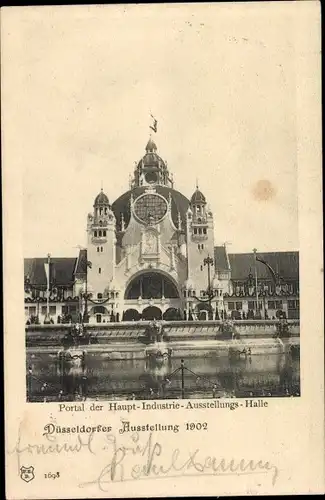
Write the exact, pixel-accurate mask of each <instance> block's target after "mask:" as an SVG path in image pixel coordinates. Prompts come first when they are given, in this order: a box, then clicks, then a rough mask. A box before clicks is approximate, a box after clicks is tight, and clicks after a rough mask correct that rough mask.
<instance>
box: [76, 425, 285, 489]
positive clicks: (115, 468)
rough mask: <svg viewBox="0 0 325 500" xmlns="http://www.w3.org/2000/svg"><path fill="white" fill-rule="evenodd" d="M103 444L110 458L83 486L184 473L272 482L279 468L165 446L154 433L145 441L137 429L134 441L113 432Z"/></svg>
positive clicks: (105, 485) (105, 484) (273, 482)
mask: <svg viewBox="0 0 325 500" xmlns="http://www.w3.org/2000/svg"><path fill="white" fill-rule="evenodd" d="M106 439H107V442H108V444H107V445H106V446H105V447H104V449H105V450H106V451H108V453H109V460H108V462H107V464H106V465H105V466H104V468H103V469H102V470H101V471H100V473H99V475H98V476H97V477H96V478H95V479H94V480H93V481H89V482H85V483H81V484H80V485H79V486H80V487H85V486H89V485H94V484H96V485H97V486H98V488H99V489H100V490H101V491H108V485H109V484H110V483H112V482H121V481H123V482H124V481H139V480H145V479H163V478H171V477H174V478H175V477H181V476H197V475H205V476H207V475H210V476H221V475H223V476H231V475H232V476H238V475H249V474H267V473H269V474H271V476H272V484H273V486H274V485H275V483H276V480H277V477H278V474H279V470H278V468H277V467H276V466H275V465H273V464H271V463H270V462H266V461H263V460H257V461H256V460H245V459H240V460H235V459H230V460H226V459H225V458H221V459H220V458H217V457H215V456H203V454H202V453H201V451H200V450H199V449H196V450H194V451H193V452H190V453H189V452H182V450H181V449H179V448H175V449H172V450H169V451H168V450H167V451H166V450H164V447H163V445H162V444H161V443H159V442H158V441H156V440H155V438H154V435H153V433H150V434H149V435H148V437H147V439H146V440H145V441H144V442H143V443H142V442H141V440H140V436H139V434H138V433H134V434H133V435H132V436H131V441H132V445H131V446H129V447H126V446H119V445H118V443H117V440H116V437H115V436H114V435H113V434H108V435H106Z"/></svg>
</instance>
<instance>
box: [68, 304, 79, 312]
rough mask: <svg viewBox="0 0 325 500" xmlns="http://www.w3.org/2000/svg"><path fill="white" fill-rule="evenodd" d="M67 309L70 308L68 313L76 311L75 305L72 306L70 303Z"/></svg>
mask: <svg viewBox="0 0 325 500" xmlns="http://www.w3.org/2000/svg"><path fill="white" fill-rule="evenodd" d="M69 309H70V313H74V312H76V311H77V306H72V305H70V306H69Z"/></svg>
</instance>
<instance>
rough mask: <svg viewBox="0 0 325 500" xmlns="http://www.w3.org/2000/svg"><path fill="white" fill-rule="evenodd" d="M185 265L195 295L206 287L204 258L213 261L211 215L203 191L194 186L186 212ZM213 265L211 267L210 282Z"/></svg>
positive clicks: (212, 274) (206, 278)
mask: <svg viewBox="0 0 325 500" xmlns="http://www.w3.org/2000/svg"><path fill="white" fill-rule="evenodd" d="M186 236H187V265H188V279H187V282H188V284H189V285H190V286H191V287H193V288H195V291H194V293H196V295H197V296H199V295H200V293H201V291H206V290H207V288H208V284H209V283H208V278H209V277H208V276H207V270H206V269H205V268H204V259H206V258H208V257H210V258H211V259H213V261H214V227H213V215H212V213H211V211H210V210H208V209H207V202H206V199H205V196H204V195H203V193H202V192H201V191H200V190H199V188H198V186H197V187H196V190H195V192H194V193H193V195H192V197H191V201H190V205H189V208H188V211H187V213H186ZM213 277H214V267H213V265H212V269H211V274H210V278H211V283H212V279H213Z"/></svg>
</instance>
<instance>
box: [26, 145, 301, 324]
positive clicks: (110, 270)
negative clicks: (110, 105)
mask: <svg viewBox="0 0 325 500" xmlns="http://www.w3.org/2000/svg"><path fill="white" fill-rule="evenodd" d="M86 224H87V248H86V249H83V250H80V253H79V256H78V257H77V258H65V259H64V258H63V259H57V258H52V257H51V258H44V259H36V258H35V259H25V315H26V321H27V322H36V321H39V322H40V323H42V322H44V321H46V322H48V321H49V320H50V319H51V320H52V321H53V322H54V323H57V322H61V321H67V320H73V321H78V320H79V319H80V318H82V317H83V318H86V320H87V321H88V320H89V322H90V323H96V322H97V323H104V322H105V323H106V322H111V321H138V320H141V319H143V320H151V319H165V320H177V319H182V320H184V319H185V320H193V319H202V320H204V319H206V320H208V319H223V318H225V317H231V318H233V319H253V318H255V319H268V318H269V319H272V318H275V317H280V316H281V315H284V316H286V317H287V318H297V317H299V255H298V252H273V253H264V254H260V253H258V254H257V253H256V254H254V253H253V252H252V253H251V254H228V252H227V249H226V247H225V246H215V244H214V216H213V214H212V212H211V210H210V208H209V206H208V203H207V200H206V198H205V196H204V194H203V193H202V192H201V191H200V189H199V188H198V186H197V187H196V189H195V190H194V193H193V194H192V196H191V197H190V198H189V199H188V198H187V197H185V196H184V195H183V194H182V193H180V192H179V191H177V190H176V189H175V188H174V183H173V179H172V175H171V174H170V172H169V170H168V168H167V164H166V162H164V161H163V160H162V158H161V157H160V156H159V155H158V153H157V146H156V144H155V142H154V141H153V140H152V139H151V138H150V139H149V141H148V144H147V146H146V150H145V154H144V156H143V158H141V160H140V161H139V162H138V164H137V166H136V168H135V170H134V173H133V179H132V181H131V184H130V189H129V190H128V191H127V192H126V193H124V194H122V195H121V196H120V197H119V198H117V200H115V201H114V203H112V204H111V203H110V201H109V199H108V197H107V196H106V194H105V193H104V192H103V190H101V192H100V193H99V194H98V195H97V196H96V198H95V200H94V205H93V208H92V211H91V212H90V213H89V214H88V217H87V221H86ZM256 257H257V259H256ZM258 259H259V260H258ZM47 263H48V264H49V271H48V275H47V274H46V272H45V267H46V264H47Z"/></svg>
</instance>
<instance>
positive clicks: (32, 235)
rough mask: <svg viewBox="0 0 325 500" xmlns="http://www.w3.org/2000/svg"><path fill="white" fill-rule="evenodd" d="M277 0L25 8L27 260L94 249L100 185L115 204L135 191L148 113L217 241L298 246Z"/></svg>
mask: <svg viewBox="0 0 325 500" xmlns="http://www.w3.org/2000/svg"><path fill="white" fill-rule="evenodd" d="M275 4H276V8H275V6H274V8H273V6H271V5H270V4H268V9H265V8H264V5H263V3H262V4H250V6H248V5H247V4H245V9H243V4H236V5H235V4H228V3H227V4H219V5H208V4H205V5H202V4H201V5H200V6H199V5H194V4H188V5H182V6H181V5H170V6H168V5H156V6H153V5H151V6H148V5H142V6H141V5H140V6H90V7H89V6H80V7H64V6H63V7H43V8H26V9H21V10H20V14H19V16H18V18H17V19H16V23H15V26H16V29H17V31H16V33H15V37H16V38H15V40H16V41H15V43H14V44H13V45H12V47H11V58H10V60H9V61H8V62H7V71H8V74H10V71H13V68H15V81H14V85H15V95H14V97H13V99H14V101H13V106H14V114H13V119H14V126H15V130H16V138H15V141H14V142H13V144H12V149H13V152H12V154H11V161H12V168H13V169H15V168H17V175H20V172H21V170H20V168H21V169H22V176H23V177H22V178H23V226H24V227H23V245H24V255H25V257H41V256H45V255H46V254H47V253H51V255H52V256H56V257H63V256H74V255H77V253H78V245H80V246H85V245H86V219H87V214H88V212H90V211H91V210H92V205H93V202H94V198H95V197H96V195H97V194H98V192H99V191H100V188H101V185H103V188H104V191H105V192H106V194H107V195H108V197H109V200H110V201H111V202H113V201H114V200H115V199H116V198H118V197H119V196H120V195H121V194H122V193H123V192H125V191H127V190H128V186H129V175H130V174H132V172H133V170H134V162H135V161H139V160H140V158H141V157H142V156H143V154H144V153H145V145H146V143H147V141H148V138H149V133H150V129H149V125H150V124H151V120H150V113H152V114H153V115H154V116H155V117H156V118H157V120H158V132H157V134H154V139H155V141H156V143H157V146H158V153H159V154H160V156H161V157H162V158H163V159H164V160H166V161H167V164H168V168H169V170H170V172H172V173H173V176H174V181H175V189H177V190H178V191H181V192H182V193H183V194H184V195H185V196H187V197H190V196H191V195H192V193H193V191H194V190H195V185H196V181H198V184H199V187H200V189H201V191H202V192H203V193H204V194H205V196H206V198H207V201H208V204H209V206H210V207H211V209H212V212H213V214H214V225H215V244H216V245H220V244H223V243H225V242H227V248H228V251H229V252H231V253H232V252H250V251H252V249H253V248H257V249H258V251H261V252H266V251H275V250H298V249H299V243H298V211H297V207H298V198H297V137H296V126H295V124H296V114H297V104H296V92H295V89H296V81H295V49H296V48H295V29H294V28H295V27H294V22H293V19H292V18H291V15H290V9H285V8H284V7H283V8H282V6H281V5H280V3H278V2H275ZM8 26H10V23H8ZM7 34H8V35H10V33H7ZM8 38H9V39H10V37H7V39H8ZM5 68H6V66H5Z"/></svg>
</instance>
